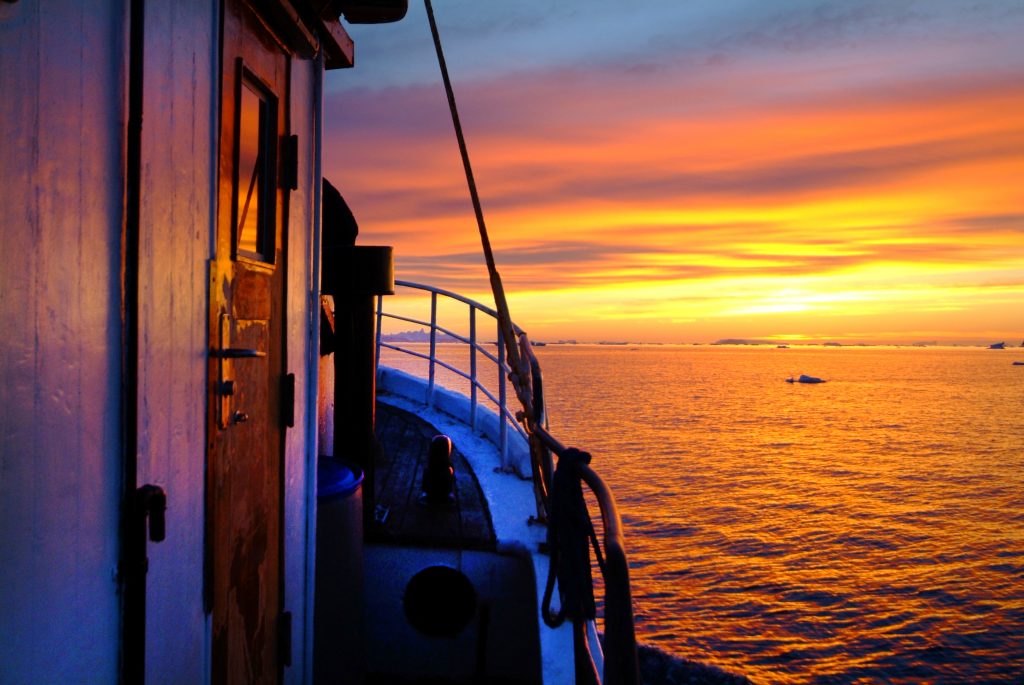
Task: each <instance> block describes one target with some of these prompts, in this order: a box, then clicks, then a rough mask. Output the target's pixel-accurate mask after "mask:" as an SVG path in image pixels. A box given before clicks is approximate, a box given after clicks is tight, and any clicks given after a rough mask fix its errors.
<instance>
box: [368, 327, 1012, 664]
mask: <svg viewBox="0 0 1024 685" xmlns="http://www.w3.org/2000/svg"><path fill="white" fill-rule="evenodd" d="M441 347H442V348H444V349H442V354H443V355H448V356H452V357H458V356H460V354H461V353H456V352H455V351H454V348H455V346H447V345H446V346H441ZM448 348H451V349H448ZM536 351H537V355H538V357H539V359H540V362H541V366H542V368H543V371H544V384H545V386H544V388H545V396H546V397H547V401H548V408H549V414H550V427H551V431H552V432H553V433H554V434H555V435H556V436H558V437H559V438H560V439H561V440H562V442H564V443H566V444H569V445H573V446H577V447H580V448H581V449H585V450H587V451H589V452H591V453H592V454H593V466H594V468H595V469H596V470H597V471H598V472H599V473H601V474H602V475H603V476H604V478H605V479H606V480H607V481H608V482H609V484H610V485H611V487H612V490H613V492H614V493H615V495H616V497H617V500H618V505H619V509H620V512H621V514H622V518H623V521H624V526H625V532H626V544H627V553H628V554H629V561H630V569H631V570H630V573H631V580H632V585H633V602H634V607H635V609H634V610H635V614H636V624H637V635H638V637H639V638H640V639H641V640H643V641H645V642H648V643H652V644H655V645H657V646H659V647H661V648H662V649H665V650H667V651H669V652H672V653H675V654H678V655H680V656H682V657H685V658H688V659H692V660H697V661H703V662H706V663H710V664H714V665H717V666H720V667H722V668H725V669H727V670H729V671H731V672H734V673H737V674H742V675H746V676H749V677H750V678H751V679H752V680H754V681H755V682H758V683H853V682H865V683H866V682H885V683H922V682H929V683H953V682H964V683H978V682H989V683H993V682H1015V683H1020V682H1024V366H1013V365H1012V362H1013V361H1014V360H1024V350H1005V351H996V350H987V349H983V348H894V347H838V348H837V347H828V348H825V347H795V346H794V347H790V348H787V349H779V348H775V347H769V346H757V347H743V346H628V345H627V346H621V345H615V346H609V345H565V346H563V345H558V346H556V345H549V346H547V347H543V348H537V350H536ZM1015 353H1016V354H1017V356H1014V354H1015ZM385 363H387V360H386V359H385ZM481 368H483V367H482V366H481ZM420 371H422V369H420ZM801 373H805V374H808V375H812V376H818V377H821V378H824V379H826V380H827V382H826V383H822V384H818V385H807V384H800V383H792V384H791V383H787V382H785V381H786V379H787V378H790V377H791V376H792V377H797V376H799V374H801ZM439 380H440V381H441V382H445V380H444V375H443V374H442V375H440V376H439ZM447 384H448V385H453V386H456V387H458V386H460V384H461V381H460V380H459V379H453V378H449V379H448V381H447ZM462 387H464V385H463V386H462ZM510 397H511V392H510Z"/></svg>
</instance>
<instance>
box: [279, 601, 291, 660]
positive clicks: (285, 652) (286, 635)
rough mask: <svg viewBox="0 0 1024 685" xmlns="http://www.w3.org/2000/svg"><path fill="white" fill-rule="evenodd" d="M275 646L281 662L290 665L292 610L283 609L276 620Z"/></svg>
mask: <svg viewBox="0 0 1024 685" xmlns="http://www.w3.org/2000/svg"><path fill="white" fill-rule="evenodd" d="M277 623H278V625H277V646H278V649H279V650H280V655H281V663H282V664H283V665H285V666H291V665H292V612H290V611H283V612H281V616H280V617H278V620H277Z"/></svg>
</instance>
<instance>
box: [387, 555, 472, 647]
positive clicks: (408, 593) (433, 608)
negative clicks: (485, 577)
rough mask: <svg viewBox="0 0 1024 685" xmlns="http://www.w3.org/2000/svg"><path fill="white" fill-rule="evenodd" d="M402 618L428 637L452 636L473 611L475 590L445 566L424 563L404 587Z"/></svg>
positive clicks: (468, 619) (467, 581)
mask: <svg viewBox="0 0 1024 685" xmlns="http://www.w3.org/2000/svg"><path fill="white" fill-rule="evenodd" d="M402 606H403V608H404V609H405V617H406V618H407V619H408V620H409V623H410V624H411V625H412V627H413V628H415V629H416V630H418V631H420V632H421V633H423V634H424V635H429V636H430V637H455V636H456V635H457V634H458V633H459V631H461V630H462V629H463V628H465V627H466V626H467V625H469V622H470V621H471V620H473V614H475V613H476V590H474V589H473V584H472V583H471V582H469V578H467V577H466V576H465V574H463V573H462V572H461V571H457V570H455V569H453V568H451V567H449V566H428V567H427V568H425V569H423V570H422V571H420V572H418V573H417V574H416V575H414V576H413V577H412V579H411V580H410V581H409V584H408V585H406V587H405V597H404V598H403V600H402Z"/></svg>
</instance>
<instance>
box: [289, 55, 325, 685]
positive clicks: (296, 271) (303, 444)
mask: <svg viewBox="0 0 1024 685" xmlns="http://www.w3.org/2000/svg"><path fill="white" fill-rule="evenodd" d="M322 77H323V72H322V70H321V67H320V65H319V64H318V63H316V62H309V61H300V60H294V61H293V62H292V71H291V89H292V111H291V121H290V124H291V132H292V133H293V134H294V135H297V136H298V140H299V154H298V169H299V173H298V188H297V189H296V190H294V191H292V192H291V194H290V197H289V201H288V231H287V233H286V235H285V238H286V240H288V243H289V244H288V250H287V252H288V256H289V261H288V276H287V280H288V288H287V293H286V298H287V301H286V304H285V315H286V317H287V320H286V326H287V340H288V344H287V348H288V350H287V353H288V371H289V372H291V373H294V374H295V426H294V427H292V428H289V429H288V430H287V431H286V432H285V463H284V488H285V499H284V507H285V510H284V564H285V566H284V606H285V609H286V610H288V611H290V612H292V631H293V634H292V638H293V646H292V666H291V667H290V668H286V669H285V672H284V681H285V683H295V684H297V683H301V682H305V680H304V678H305V677H306V675H307V673H306V672H307V670H308V671H309V672H310V673H311V669H312V661H311V659H312V654H313V636H312V634H311V633H310V632H308V631H307V628H311V627H312V610H313V587H312V578H313V553H314V552H315V549H316V541H315V537H307V535H308V536H315V533H316V527H315V525H308V526H307V522H306V518H307V516H313V513H314V511H315V509H314V506H315V502H316V457H317V447H316V434H317V427H316V407H317V402H316V399H317V398H316V377H317V367H318V363H319V341H318V340H315V339H313V338H312V336H311V332H312V330H313V324H314V322H315V321H317V320H318V319H319V316H320V301H319V283H314V277H313V270H312V264H313V257H314V245H319V241H320V238H319V230H320V208H319V204H318V203H319V189H320V171H319V152H318V150H319V144H318V142H317V136H318V135H319V133H320V128H319V127H320V125H321V124H320V116H321V107H320V103H319V85H318V84H319V83H320V82H321V79H322Z"/></svg>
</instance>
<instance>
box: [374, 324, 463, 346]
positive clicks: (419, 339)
mask: <svg viewBox="0 0 1024 685" xmlns="http://www.w3.org/2000/svg"><path fill="white" fill-rule="evenodd" d="M380 339H381V340H383V341H384V342H405V343H428V342H430V331H426V330H424V329H422V328H421V329H419V330H418V331H401V332H399V333H385V334H383V335H381V336H380ZM437 342H439V343H454V342H461V341H460V340H459V339H458V338H453V337H452V336H450V335H448V334H447V333H441V332H440V331H438V333H437Z"/></svg>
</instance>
